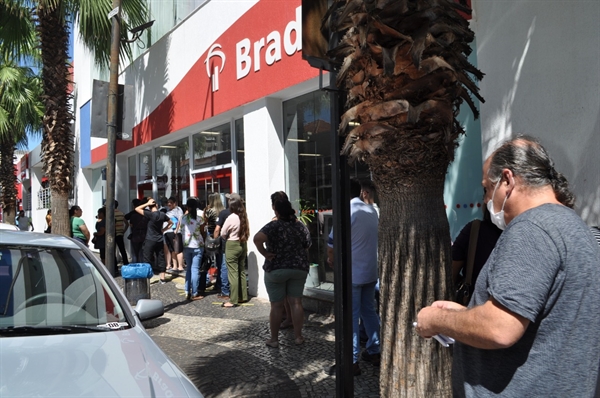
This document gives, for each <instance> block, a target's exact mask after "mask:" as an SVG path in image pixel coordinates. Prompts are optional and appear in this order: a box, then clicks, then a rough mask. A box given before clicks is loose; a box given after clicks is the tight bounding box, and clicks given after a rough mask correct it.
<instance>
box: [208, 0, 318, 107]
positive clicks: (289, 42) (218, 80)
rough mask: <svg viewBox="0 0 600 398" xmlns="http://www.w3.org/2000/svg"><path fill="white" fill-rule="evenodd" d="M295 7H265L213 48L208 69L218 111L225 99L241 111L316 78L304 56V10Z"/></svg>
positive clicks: (279, 3)
mask: <svg viewBox="0 0 600 398" xmlns="http://www.w3.org/2000/svg"><path fill="white" fill-rule="evenodd" d="M294 3H296V2H295V1H264V0H263V1H260V2H259V3H257V4H256V5H255V6H254V7H252V8H251V9H250V10H249V11H248V12H247V13H245V14H244V15H243V16H242V17H241V18H240V19H239V20H238V21H236V22H235V24H233V25H232V26H231V28H230V29H228V31H227V32H225V33H224V34H223V35H222V36H221V37H220V38H219V39H218V40H217V41H216V42H215V43H214V44H213V45H212V46H211V47H210V49H209V50H208V52H207V53H206V57H205V59H204V60H203V63H204V64H205V72H206V76H207V77H208V78H209V80H210V90H211V92H212V93H213V95H214V100H215V104H214V105H216V106H217V108H220V106H219V103H218V100H219V98H221V96H222V95H234V96H235V98H236V99H237V101H234V102H235V103H228V104H227V105H228V107H231V106H238V105H241V104H243V103H246V102H249V101H252V100H255V99H258V98H261V97H264V96H268V95H269V94H271V93H273V92H276V91H278V90H281V89H284V88H286V87H289V86H292V85H294V84H297V83H299V82H301V81H304V80H306V79H309V78H311V77H314V76H316V74H317V71H316V70H314V69H313V68H311V67H310V66H309V65H308V64H307V63H306V62H305V61H303V60H302V56H301V54H300V51H302V7H300V6H296V7H294V6H293V4H294ZM284 17H285V19H284ZM269 28H270V29H269ZM227 102H229V101H227ZM223 110H226V109H223Z"/></svg>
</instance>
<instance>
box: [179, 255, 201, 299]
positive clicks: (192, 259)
mask: <svg viewBox="0 0 600 398" xmlns="http://www.w3.org/2000/svg"><path fill="white" fill-rule="evenodd" d="M203 251H204V248H202V247H199V248H192V247H184V248H183V258H184V260H185V263H186V265H187V268H186V270H185V293H186V294H188V293H189V292H190V283H191V284H192V286H191V290H192V295H197V294H198V284H199V283H200V263H201V262H202V252H203Z"/></svg>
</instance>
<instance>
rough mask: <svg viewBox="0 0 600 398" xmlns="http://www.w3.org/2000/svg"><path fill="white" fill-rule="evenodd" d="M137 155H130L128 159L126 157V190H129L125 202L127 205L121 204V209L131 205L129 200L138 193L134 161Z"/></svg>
mask: <svg viewBox="0 0 600 398" xmlns="http://www.w3.org/2000/svg"><path fill="white" fill-rule="evenodd" d="M136 159H137V156H136V155H133V156H130V157H129V159H127V161H128V166H129V167H128V169H129V184H128V186H127V189H128V192H129V196H128V197H129V203H128V204H127V206H122V207H123V209H127V208H129V206H130V205H131V201H132V200H133V199H135V198H137V197H138V193H137V162H136Z"/></svg>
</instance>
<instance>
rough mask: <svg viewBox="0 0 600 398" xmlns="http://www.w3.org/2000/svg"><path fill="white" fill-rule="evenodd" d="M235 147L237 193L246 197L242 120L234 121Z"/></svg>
mask: <svg viewBox="0 0 600 398" xmlns="http://www.w3.org/2000/svg"><path fill="white" fill-rule="evenodd" d="M235 147H236V157H237V161H236V163H237V173H238V193H239V194H240V196H241V197H242V198H245V197H246V165H245V163H244V159H245V156H244V119H238V120H236V121H235Z"/></svg>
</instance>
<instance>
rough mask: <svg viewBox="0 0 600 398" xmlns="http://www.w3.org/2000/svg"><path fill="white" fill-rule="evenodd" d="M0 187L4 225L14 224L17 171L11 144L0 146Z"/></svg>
mask: <svg viewBox="0 0 600 398" xmlns="http://www.w3.org/2000/svg"><path fill="white" fill-rule="evenodd" d="M0 146H1V147H2V151H0V186H2V198H1V200H2V215H3V219H4V222H5V223H8V224H13V225H14V224H15V216H16V215H17V214H16V207H15V206H16V203H17V188H16V187H15V184H16V183H17V178H16V177H15V175H16V173H17V170H16V167H15V164H14V157H15V148H14V146H13V144H12V143H10V142H7V141H4V142H2V143H1V144H0Z"/></svg>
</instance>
